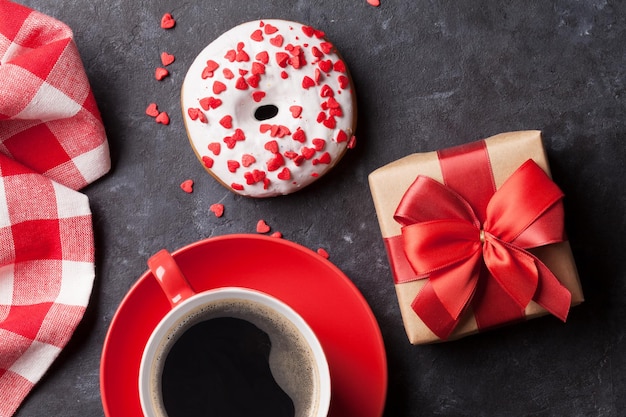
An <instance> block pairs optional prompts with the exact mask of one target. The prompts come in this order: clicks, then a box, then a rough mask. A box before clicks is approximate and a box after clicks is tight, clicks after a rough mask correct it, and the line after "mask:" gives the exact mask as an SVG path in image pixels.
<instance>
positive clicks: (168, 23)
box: [161, 13, 176, 29]
mask: <svg viewBox="0 0 626 417" xmlns="http://www.w3.org/2000/svg"><path fill="white" fill-rule="evenodd" d="M175 25H176V20H175V19H174V18H173V17H172V15H171V14H170V13H165V14H164V15H163V17H162V18H161V27H162V28H163V29H171V28H173V27H174V26H175Z"/></svg>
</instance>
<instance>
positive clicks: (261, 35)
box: [250, 29, 263, 42]
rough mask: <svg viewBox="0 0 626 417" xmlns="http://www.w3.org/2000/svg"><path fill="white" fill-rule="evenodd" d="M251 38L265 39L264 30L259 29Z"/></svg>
mask: <svg viewBox="0 0 626 417" xmlns="http://www.w3.org/2000/svg"><path fill="white" fill-rule="evenodd" d="M250 39H252V40H253V41H257V42H261V41H262V40H263V31H262V30H261V29H257V30H255V31H254V32H252V34H251V35H250Z"/></svg>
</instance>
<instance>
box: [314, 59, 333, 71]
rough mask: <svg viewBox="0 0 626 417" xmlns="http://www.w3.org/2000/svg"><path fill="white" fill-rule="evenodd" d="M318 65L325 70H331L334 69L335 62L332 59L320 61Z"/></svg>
mask: <svg viewBox="0 0 626 417" xmlns="http://www.w3.org/2000/svg"><path fill="white" fill-rule="evenodd" d="M317 66H318V67H320V69H321V70H322V71H324V72H330V70H331V69H333V63H332V61H331V60H330V59H327V60H325V61H320V62H319V63H318V64H317Z"/></svg>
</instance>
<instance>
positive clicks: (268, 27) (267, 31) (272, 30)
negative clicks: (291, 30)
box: [263, 23, 278, 35]
mask: <svg viewBox="0 0 626 417" xmlns="http://www.w3.org/2000/svg"><path fill="white" fill-rule="evenodd" d="M263 30H264V31H265V34H266V35H271V34H272V33H276V32H278V28H277V27H276V26H272V25H270V24H269V23H268V24H266V25H265V27H264V28H263Z"/></svg>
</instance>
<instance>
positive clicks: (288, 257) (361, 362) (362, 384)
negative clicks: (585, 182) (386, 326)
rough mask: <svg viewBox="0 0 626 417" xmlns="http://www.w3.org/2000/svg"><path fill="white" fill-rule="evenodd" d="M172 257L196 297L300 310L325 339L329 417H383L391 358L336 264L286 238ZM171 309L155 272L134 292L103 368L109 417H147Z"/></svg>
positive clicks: (234, 239) (200, 247) (254, 238)
mask: <svg viewBox="0 0 626 417" xmlns="http://www.w3.org/2000/svg"><path fill="white" fill-rule="evenodd" d="M172 255H173V256H174V258H175V259H176V261H177V262H178V264H179V266H180V268H181V270H182V271H183V273H184V274H185V276H186V277H187V279H188V281H189V283H190V284H191V286H192V287H193V288H194V290H195V291H196V292H199V291H204V290H208V289H212V288H217V287H225V286H240V287H246V288H252V289H256V290H259V291H264V292H266V293H268V294H271V295H273V296H275V297H277V298H278V299H281V300H282V301H284V302H285V303H287V304H289V305H290V306H291V307H292V308H293V309H294V310H296V311H297V312H298V313H299V314H300V315H301V316H302V317H303V318H304V319H305V320H306V321H307V322H308V323H309V325H310V326H311V328H312V329H313V330H314V331H315V333H316V334H317V336H318V338H319V340H320V342H321V344H322V346H323V347H324V351H325V353H326V356H327V359H328V364H329V367H330V376H331V380H332V399H331V405H330V412H329V414H328V415H329V417H352V416H359V417H380V416H382V414H383V409H384V405H385V397H386V394H387V360H386V356H385V347H384V345H383V340H382V336H381V334H380V329H379V327H378V324H377V322H376V319H375V318H374V315H373V314H372V311H371V310H370V308H369V305H368V304H367V302H366V301H365V299H364V298H363V296H362V295H361V293H360V292H359V290H358V289H357V288H356V287H355V286H354V284H353V283H352V282H351V281H350V280H349V279H348V278H347V277H346V276H345V275H344V274H343V272H341V271H340V270H339V269H338V268H337V267H336V266H334V265H333V264H332V263H330V262H329V261H328V260H326V259H324V258H323V257H321V256H319V255H318V254H317V253H315V252H313V251H311V250H309V249H307V248H304V247H302V246H300V245H298V244H295V243H293V242H290V241H287V240H285V239H280V238H273V237H268V236H264V235H227V236H221V237H216V238H210V239H206V240H203V241H199V242H196V243H194V244H191V245H189V246H186V247H184V248H182V249H179V250H178V251H176V252H173V253H172ZM168 311H169V302H168V301H167V299H166V298H165V295H164V294H163V293H162V291H161V289H160V288H159V286H158V284H157V283H156V282H155V281H154V277H153V276H152V274H151V273H150V272H146V273H144V275H142V276H141V277H140V278H139V280H138V281H137V283H135V285H134V286H133V287H132V288H131V290H130V291H129V292H128V294H127V295H126V297H125V298H124V300H123V301H122V303H121V305H120V307H119V308H118V310H117V313H116V314H115V317H113V321H112V323H111V327H110V328H109V331H108V334H107V337H106V340H105V343H104V349H103V353H102V361H101V364H100V392H101V394H102V404H103V407H104V413H105V415H106V416H107V417H142V412H141V406H140V404H139V392H138V388H137V381H138V378H139V364H140V362H141V354H142V352H143V348H144V345H145V344H146V342H147V340H148V338H149V337H150V334H151V333H152V330H153V329H154V327H155V326H156V325H157V323H158V322H159V321H160V320H161V318H163V316H165V314H166V313H167V312H168Z"/></svg>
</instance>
